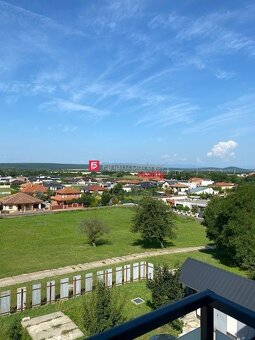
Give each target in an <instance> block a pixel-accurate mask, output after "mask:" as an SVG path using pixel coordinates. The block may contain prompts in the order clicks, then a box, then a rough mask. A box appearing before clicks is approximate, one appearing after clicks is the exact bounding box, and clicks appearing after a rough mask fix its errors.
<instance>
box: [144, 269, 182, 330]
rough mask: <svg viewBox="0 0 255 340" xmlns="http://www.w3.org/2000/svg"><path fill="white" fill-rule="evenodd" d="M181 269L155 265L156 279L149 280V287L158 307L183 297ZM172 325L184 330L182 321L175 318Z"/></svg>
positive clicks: (155, 306)
mask: <svg viewBox="0 0 255 340" xmlns="http://www.w3.org/2000/svg"><path fill="white" fill-rule="evenodd" d="M179 277H180V269H176V270H170V269H169V268H168V267H167V266H163V267H160V266H155V269H154V279H153V280H148V281H147V287H148V288H149V289H150V291H151V297H152V301H151V302H152V306H153V308H154V309H157V308H159V307H161V306H164V305H165V304H168V303H173V302H176V301H178V300H180V299H182V298H183V296H184V290H183V288H182V286H181V284H180V281H179ZM170 325H171V326H172V327H173V328H174V329H176V330H178V331H180V332H181V331H182V326H183V325H182V322H181V321H180V320H175V321H173V322H171V323H170Z"/></svg>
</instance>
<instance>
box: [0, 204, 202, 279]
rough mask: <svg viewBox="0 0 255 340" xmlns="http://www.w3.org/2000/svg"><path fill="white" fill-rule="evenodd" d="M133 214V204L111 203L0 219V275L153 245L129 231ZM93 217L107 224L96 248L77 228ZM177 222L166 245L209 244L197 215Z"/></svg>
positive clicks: (134, 251) (178, 218)
mask: <svg viewBox="0 0 255 340" xmlns="http://www.w3.org/2000/svg"><path fill="white" fill-rule="evenodd" d="M133 214H134V211H133V209H131V208H109V209H95V210H87V211H70V212H61V213H55V214H51V215H40V216H28V217H16V218H10V219H0V243H1V247H0V259H1V266H0V278H3V277H7V276H11V275H18V274H23V273H29V272H33V271H39V270H44V269H50V268H58V267H63V266H66V265H71V264H78V263H84V262H90V261H95V260H101V259H106V258H110V257H115V256H121V255H127V254H132V253H138V252H143V251H148V250H150V249H155V248H151V246H150V245H146V244H144V243H142V242H141V241H139V235H138V234H133V233H131V231H130V225H131V218H132V216H133ZM92 216H97V217H99V218H101V219H102V220H103V221H104V222H105V223H107V224H108V225H109V227H110V234H109V235H108V236H107V237H106V238H105V239H103V240H102V244H101V245H99V246H98V247H96V248H95V247H92V246H91V245H89V244H88V243H87V241H86V237H85V235H83V234H81V232H80V231H79V225H80V222H81V221H82V220H84V219H86V218H89V217H92ZM176 226H177V230H176V234H177V237H176V239H174V240H172V241H171V240H167V242H166V246H167V247H191V246H200V245H205V244H207V242H208V240H207V239H206V236H205V228H204V227H203V226H201V225H200V224H199V222H197V221H196V220H194V219H190V218H187V219H185V218H181V217H176Z"/></svg>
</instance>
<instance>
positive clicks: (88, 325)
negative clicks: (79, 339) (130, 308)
mask: <svg viewBox="0 0 255 340" xmlns="http://www.w3.org/2000/svg"><path fill="white" fill-rule="evenodd" d="M124 306H125V303H124V300H123V299H122V298H120V296H119V295H118V296H117V293H116V291H114V288H112V289H109V288H106V287H105V286H104V283H103V282H101V281H99V282H98V283H97V286H96V289H95V291H94V292H92V294H90V296H87V299H86V300H85V301H84V305H83V321H84V328H85V329H86V330H87V332H88V334H89V335H93V334H96V333H99V332H103V331H104V330H106V329H108V328H112V327H114V326H117V325H119V324H121V323H123V322H124V321H125V318H124V316H123V308H124Z"/></svg>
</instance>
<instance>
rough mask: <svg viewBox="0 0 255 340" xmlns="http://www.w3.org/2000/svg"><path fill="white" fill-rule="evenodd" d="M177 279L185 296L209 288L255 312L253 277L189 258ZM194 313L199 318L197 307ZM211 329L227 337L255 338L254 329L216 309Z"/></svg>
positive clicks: (249, 339) (247, 339)
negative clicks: (248, 277) (183, 287)
mask: <svg viewBox="0 0 255 340" xmlns="http://www.w3.org/2000/svg"><path fill="white" fill-rule="evenodd" d="M180 282H181V284H183V285H184V286H185V287H186V293H187V295H190V294H193V293H196V292H202V291H205V290H207V289H209V290H211V291H213V292H214V293H216V294H218V295H220V296H222V297H223V298H226V299H228V300H230V301H232V302H234V303H237V304H238V305H240V306H242V307H245V308H247V309H249V310H251V311H253V312H255V281H253V280H250V279H247V278H245V277H241V276H239V275H236V274H233V273H230V272H228V271H225V270H223V269H219V268H216V267H214V266H211V265H209V264H207V263H204V262H201V261H198V260H195V259H191V258H188V259H187V260H186V261H185V262H184V264H183V265H182V267H181V273H180ZM197 316H198V318H199V317H200V310H198V311H197ZM214 331H215V332H220V333H221V334H224V335H226V336H228V337H229V338H230V339H237V340H239V339H240V340H241V339H246V340H251V339H254V337H255V329H254V328H250V327H248V326H246V325H244V324H243V323H241V322H240V321H238V320H236V319H234V318H232V317H230V316H229V315H227V313H223V312H221V311H219V310H217V309H214ZM217 338H218V337H217ZM222 338H223V337H222Z"/></svg>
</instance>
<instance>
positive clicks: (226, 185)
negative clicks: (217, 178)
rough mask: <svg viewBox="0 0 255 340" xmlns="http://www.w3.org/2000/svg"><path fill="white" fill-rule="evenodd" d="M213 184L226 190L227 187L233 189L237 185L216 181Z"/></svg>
mask: <svg viewBox="0 0 255 340" xmlns="http://www.w3.org/2000/svg"><path fill="white" fill-rule="evenodd" d="M213 186H214V187H216V188H220V189H221V190H226V189H233V188H234V187H235V184H234V183H227V182H215V183H214V184H213Z"/></svg>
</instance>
